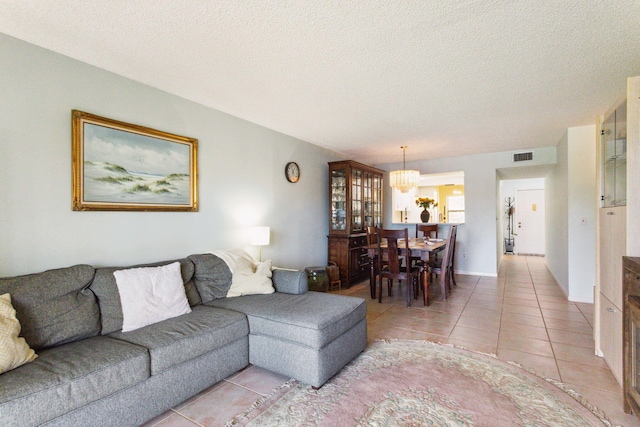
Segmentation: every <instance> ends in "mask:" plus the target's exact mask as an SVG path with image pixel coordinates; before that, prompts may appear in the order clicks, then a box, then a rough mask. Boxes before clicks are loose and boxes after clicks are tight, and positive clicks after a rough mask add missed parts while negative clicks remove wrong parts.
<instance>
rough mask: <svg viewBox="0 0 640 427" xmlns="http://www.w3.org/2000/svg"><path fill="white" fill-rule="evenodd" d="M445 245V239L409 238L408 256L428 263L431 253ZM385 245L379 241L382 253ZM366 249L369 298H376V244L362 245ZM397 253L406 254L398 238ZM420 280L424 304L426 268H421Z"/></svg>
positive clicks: (426, 295)
mask: <svg viewBox="0 0 640 427" xmlns="http://www.w3.org/2000/svg"><path fill="white" fill-rule="evenodd" d="M446 245H447V240H446V239H424V238H415V239H409V252H410V253H409V258H414V257H415V258H420V260H421V261H422V262H423V263H424V265H429V258H430V257H431V254H432V253H436V252H440V251H442V250H443V249H444V248H445V246H446ZM386 247H387V244H386V242H384V241H383V242H381V243H380V250H381V251H382V252H383V253H384V250H385V248H386ZM364 249H366V250H367V256H368V257H369V287H370V288H371V298H372V299H375V298H376V262H377V261H376V256H377V255H379V254H378V244H377V243H374V244H372V245H367V246H365V247H364ZM398 254H399V255H400V256H405V257H406V256H407V254H406V250H405V244H404V241H403V240H398ZM420 276H421V277H420V280H421V282H422V283H421V285H422V289H424V290H425V296H424V301H425V305H428V304H429V297H428V290H429V286H430V285H431V274H429V271H428V269H423V271H422V272H421V274H420Z"/></svg>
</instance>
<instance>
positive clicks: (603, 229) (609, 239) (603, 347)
mask: <svg viewBox="0 0 640 427" xmlns="http://www.w3.org/2000/svg"><path fill="white" fill-rule="evenodd" d="M626 113H627V108H626V100H622V101H620V102H618V103H617V104H616V105H614V106H613V107H611V108H610V109H609V111H608V112H607V113H606V114H605V115H604V116H603V120H602V122H601V129H600V139H599V142H598V145H599V150H598V174H599V176H600V191H601V193H600V203H601V205H600V206H601V207H600V209H598V260H597V263H598V282H597V285H596V292H595V299H596V301H595V302H596V319H595V321H596V324H595V333H596V335H595V336H594V338H595V341H596V350H597V351H598V353H599V354H601V355H602V356H603V357H604V360H605V361H606V362H607V365H609V368H610V369H611V372H613V375H614V376H615V377H616V380H618V382H619V383H620V384H621V385H622V382H623V369H622V368H623V363H622V335H623V327H622V309H623V299H622V257H623V256H624V255H626V252H627V243H626V242H627V239H626V236H627V207H626V206H625V205H626V202H627V197H626V189H627V185H626V166H627V126H626V124H627V117H626Z"/></svg>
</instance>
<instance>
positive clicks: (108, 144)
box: [72, 110, 198, 212]
mask: <svg viewBox="0 0 640 427" xmlns="http://www.w3.org/2000/svg"><path fill="white" fill-rule="evenodd" d="M72 139H73V141H72V142H73V147H72V168H73V202H72V208H73V210H75V211H90V210H97V211H182V212H195V211H197V210H198V174H197V149H198V140H197V139H194V138H187V137H184V136H178V135H173V134H170V133H167V132H161V131H158V130H154V129H149V128H146V127H143V126H138V125H132V124H128V123H123V122H119V121H116V120H111V119H107V118H104V117H99V116H95V115H93V114H89V113H85V112H82V111H78V110H73V111H72Z"/></svg>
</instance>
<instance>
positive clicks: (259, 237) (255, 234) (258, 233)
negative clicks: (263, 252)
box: [251, 227, 271, 246]
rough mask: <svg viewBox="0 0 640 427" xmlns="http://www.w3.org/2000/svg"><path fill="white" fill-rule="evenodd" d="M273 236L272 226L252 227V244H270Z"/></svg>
mask: <svg viewBox="0 0 640 427" xmlns="http://www.w3.org/2000/svg"><path fill="white" fill-rule="evenodd" d="M270 237H271V228H270V227H253V228H252V229H251V244H252V245H256V246H265V245H268V244H269V241H270Z"/></svg>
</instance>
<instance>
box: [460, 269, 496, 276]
mask: <svg viewBox="0 0 640 427" xmlns="http://www.w3.org/2000/svg"><path fill="white" fill-rule="evenodd" d="M454 272H455V274H462V275H464V276H483V277H498V273H477V272H474V271H464V270H455V271H454Z"/></svg>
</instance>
